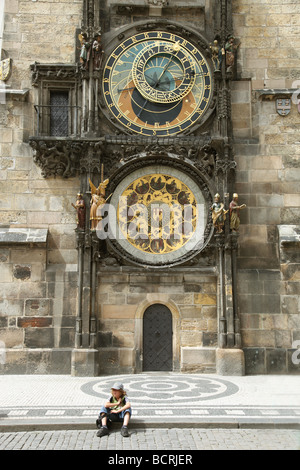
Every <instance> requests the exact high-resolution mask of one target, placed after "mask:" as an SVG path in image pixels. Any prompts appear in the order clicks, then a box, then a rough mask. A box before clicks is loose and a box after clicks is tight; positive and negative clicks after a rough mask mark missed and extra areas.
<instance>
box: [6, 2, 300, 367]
mask: <svg viewBox="0 0 300 470" xmlns="http://www.w3.org/2000/svg"><path fill="white" fill-rule="evenodd" d="M82 3H83V2H82V0H61V1H56V0H43V1H40V0H38V1H36V2H33V1H31V0H6V1H5V25H4V34H3V44H2V46H3V48H4V49H5V51H6V53H7V55H8V56H9V57H10V58H12V60H13V71H12V75H11V77H10V79H9V81H8V82H7V84H6V85H7V86H8V89H7V90H8V93H7V95H6V97H5V102H1V103H0V133H1V140H0V187H1V198H0V225H1V226H4V227H7V228H8V227H10V228H11V227H13V228H14V227H18V228H21V229H22V228H26V229H30V228H31V229H46V230H47V233H48V236H47V242H45V243H44V244H42V245H38V244H32V241H30V242H27V244H25V245H24V244H20V243H15V242H14V243H13V242H12V240H6V241H5V240H4V241H2V242H1V247H0V263H1V265H0V269H1V279H0V293H1V297H0V341H2V343H0V345H3V344H4V345H5V347H6V363H5V364H3V363H2V362H1V361H0V367H2V370H3V371H4V372H9V371H12V372H13V373H36V372H37V373H44V372H47V373H49V372H52V373H70V369H71V365H70V363H71V348H72V347H73V346H74V334H75V315H76V305H75V302H76V295H77V291H76V282H77V250H76V247H75V236H74V228H75V211H74V209H73V208H72V207H71V202H75V199H76V193H77V191H78V188H79V179H77V178H71V179H68V180H64V179H62V178H59V177H58V178H56V179H55V178H49V179H44V178H43V177H42V176H41V171H40V169H39V168H38V166H36V165H35V163H34V162H33V158H32V150H31V148H30V147H29V145H28V143H27V142H28V137H29V136H30V135H32V134H34V128H35V120H36V114H35V111H34V107H33V104H34V103H35V102H36V97H35V92H34V90H33V89H32V86H31V76H30V64H32V63H33V62H34V61H37V62H41V63H52V64H54V63H66V64H72V63H74V60H75V40H76V30H77V29H78V28H79V27H80V24H81V19H82ZM132 3H136V4H137V3H139V2H132ZM140 3H144V2H140ZM173 3H174V4H175V2H173ZM177 3H178V2H176V4H177ZM181 3H182V2H181ZM185 3H186V5H187V10H186V11H185V14H186V15H189V18H191V19H192V20H193V21H194V24H195V25H196V26H197V27H199V28H200V30H201V31H202V30H203V29H204V16H203V9H202V6H203V5H204V4H206V6H207V5H208V4H209V2H204V1H201V2H197V6H199V7H201V8H199V9H198V10H197V15H194V13H195V9H191V10H190V12H189V11H188V8H190V7H192V6H194V5H192V4H194V3H195V2H192V1H191V2H185ZM232 3H233V28H234V31H235V35H236V37H237V38H238V40H239V41H240V46H239V49H238V55H237V57H238V67H237V70H238V76H237V80H236V81H234V82H233V83H232V121H233V132H234V138H235V144H234V151H235V159H236V161H237V182H236V188H235V189H236V191H237V192H238V193H239V200H240V202H241V203H246V204H247V209H245V210H244V211H242V213H241V222H242V224H241V227H240V237H239V243H240V248H239V257H238V298H239V314H240V318H241V328H242V345H243V348H244V351H245V358H246V373H248V374H249V373H282V372H283V373H286V372H289V373H299V372H300V367H299V365H295V364H293V363H292V361H291V354H292V351H293V346H292V345H293V344H294V342H295V341H297V340H299V339H300V314H299V309H300V306H299V291H300V275H299V255H298V252H299V242H298V241H297V237H294V238H292V241H291V240H290V238H288V239H287V238H284V236H283V232H284V227H285V226H288V227H290V226H294V225H296V226H297V227H299V222H298V221H299V215H300V209H299V207H300V192H299V188H300V185H299V181H300V165H299V153H300V150H299V149H300V146H299V128H300V114H299V112H298V109H297V106H296V104H295V103H293V102H292V106H291V112H290V113H289V114H288V115H287V116H280V115H279V114H278V113H277V112H276V107H275V98H276V95H275V94H274V90H277V91H278V90H281V91H282V92H287V91H288V90H290V89H294V88H297V87H298V86H299V81H300V66H299V54H300V39H299V29H300V25H299V13H300V4H299V2H298V1H292V0H285V1H282V0H255V1H254V0H233V2H232ZM106 4H107V6H109V5H110V2H109V1H108V2H106ZM191 12H193V14H191ZM173 13H174V14H173V16H172V19H173V20H178V21H180V16H179V13H178V12H177V10H176V8H175V9H174V12H173ZM212 13H213V12H212V11H210V17H211V16H212ZM163 17H164V18H166V16H164V15H163ZM187 17H188V16H187ZM134 19H135V20H141V19H143V15H142V13H141V14H140V15H137V16H136V17H135V18H134ZM114 21H115V23H113V22H114ZM117 21H119V20H117V19H116V18H115V19H114V18H112V24H113V25H114V26H120V24H117ZM122 21H124V22H127V21H131V17H130V16H128V15H127V16H126V15H124V16H123V17H122ZM122 21H121V22H122ZM122 24H123V23H122ZM12 90H15V92H13V93H10V91H12ZM27 90H29V91H27ZM268 90H269V94H268V93H267V91H268ZM290 96H291V95H290ZM297 230H298V229H297ZM297 230H296V231H297ZM287 240H288V241H287ZM106 275H107V277H106V278H105V277H103V273H102V272H99V291H98V296H97V300H98V306H99V318H98V326H99V329H98V340H99V345H100V357H101V361H100V364H101V372H102V373H106V372H112V371H113V372H114V371H117V370H118V371H119V370H120V369H119V365H120V367H121V369H122V371H124V372H129V371H130V372H131V371H132V368H135V369H136V370H138V368H139V367H141V364H140V362H139V358H138V357H137V355H136V344H137V341H138V340H139V341H140V338H138V339H137V337H136V329H139V328H140V317H139V315H141V313H140V312H142V310H143V308H146V305H148V304H151V303H155V302H158V303H159V302H162V303H165V304H166V305H168V306H169V307H170V309H171V310H172V313H173V315H174V316H175V317H174V318H175V326H176V335H177V336H176V346H177V349H176V358H175V359H176V361H175V366H176V367H177V368H181V370H186V371H192V370H196V369H197V368H198V370H201V368H202V370H204V371H213V370H214V367H215V349H216V346H217V339H216V335H217V324H216V322H217V313H216V310H217V308H216V294H217V292H216V278H215V277H214V276H211V275H207V274H201V273H200V274H199V273H196V274H192V273H189V274H187V273H184V274H182V273H177V272H176V273H173V274H172V275H170V273H168V275H167V274H165V275H164V274H161V275H157V276H150V275H148V274H145V275H144V276H138V275H137V274H134V273H132V274H129V273H125V274H124V273H122V274H120V273H114V274H112V273H109V272H107V273H106ZM145 302H146V303H145ZM120 321H122V329H120V328H119V323H120ZM139 331H140V330H139ZM0 348H1V346H0ZM58 357H59V362H58V361H57V358H58ZM199 364H201V366H200V367H199Z"/></svg>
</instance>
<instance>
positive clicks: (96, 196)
mask: <svg viewBox="0 0 300 470" xmlns="http://www.w3.org/2000/svg"><path fill="white" fill-rule="evenodd" d="M89 183H90V187H91V193H92V196H91V202H90V203H91V210H90V221H91V230H96V228H97V224H98V222H99V221H100V220H101V219H102V217H101V216H99V215H97V209H98V207H100V206H101V205H102V204H105V203H106V201H107V199H105V191H106V187H107V185H108V183H109V179H108V178H107V179H106V180H105V181H103V182H102V183H100V184H99V186H98V188H96V186H95V185H94V184H93V183H92V181H91V180H90V178H89Z"/></svg>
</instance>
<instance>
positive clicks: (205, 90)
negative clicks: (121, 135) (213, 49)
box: [103, 31, 213, 137]
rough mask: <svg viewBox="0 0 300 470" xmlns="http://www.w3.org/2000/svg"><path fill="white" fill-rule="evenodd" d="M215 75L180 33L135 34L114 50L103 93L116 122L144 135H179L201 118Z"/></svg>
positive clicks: (108, 66)
mask: <svg viewBox="0 0 300 470" xmlns="http://www.w3.org/2000/svg"><path fill="white" fill-rule="evenodd" d="M212 92H213V79H212V73H211V70H210V67H209V65H208V62H207V60H206V59H205V57H204V56H203V54H202V53H201V52H200V50H199V49H198V48H197V47H195V45H194V44H192V43H191V42H190V41H188V40H186V39H184V38H182V37H181V36H179V35H177V34H171V33H168V32H163V31H149V32H142V33H139V34H135V35H133V36H131V37H129V38H128V39H126V40H125V41H123V42H122V43H121V44H119V45H118V46H117V47H116V48H115V50H114V51H113V52H112V53H111V55H110V56H109V58H108V60H107V61H106V64H105V67H104V75H103V95H104V99H105V104H106V107H107V109H108V111H109V112H110V113H111V114H112V115H113V116H114V118H115V119H116V121H117V123H118V125H119V126H120V127H121V128H122V127H123V128H127V129H129V130H130V131H132V132H133V133H135V134H139V135H142V136H157V137H165V136H175V135H178V134H180V133H182V132H184V131H188V130H190V129H191V128H192V127H193V126H194V125H195V124H196V123H198V124H199V122H201V121H203V119H204V118H205V114H206V112H207V110H208V109H209V105H210V103H211V99H212Z"/></svg>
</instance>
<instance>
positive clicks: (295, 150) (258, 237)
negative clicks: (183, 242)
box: [232, 0, 300, 373]
mask: <svg viewBox="0 0 300 470" xmlns="http://www.w3.org/2000/svg"><path fill="white" fill-rule="evenodd" d="M233 11H234V17H233V18H234V31H235V34H236V36H237V37H238V39H239V41H240V42H241V44H240V47H239V51H238V76H239V80H238V81H236V82H234V83H233V87H232V99H233V106H232V118H233V125H234V136H235V142H236V144H235V153H236V156H235V159H236V161H237V170H238V171H237V184H236V191H237V192H238V193H239V196H240V197H239V199H240V202H241V203H246V204H247V209H246V210H245V211H243V213H242V215H241V220H242V222H243V223H242V226H241V228H240V249H239V260H238V266H239V275H238V278H239V285H238V289H239V309H240V316H241V322H242V340H243V346H244V351H245V358H246V373H285V372H298V373H299V372H300V368H299V366H298V367H296V366H295V365H294V364H293V363H292V361H291V349H292V344H293V342H294V341H295V339H297V338H299V332H300V314H299V303H298V298H299V297H298V296H299V280H298V278H299V264H297V263H295V261H291V259H294V260H295V256H296V252H297V250H298V248H297V245H296V244H294V245H291V247H290V248H289V253H290V256H291V258H290V259H289V260H287V259H285V261H284V262H283V261H282V253H283V252H282V246H281V245H280V241H279V238H280V237H279V233H280V231H281V228H282V227H283V226H285V225H291V224H297V223H298V221H299V215H300V209H299V206H300V192H299V189H300V185H299V181H300V165H299V153H300V146H299V126H300V114H299V112H298V109H297V105H296V103H294V102H293V101H292V103H291V111H290V113H289V114H288V115H287V116H280V115H279V114H278V113H277V112H276V101H275V100H276V97H278V96H279V97H280V96H286V97H288V98H291V97H292V98H293V97H294V98H295V95H293V94H292V93H290V94H288V95H285V94H283V95H280V91H281V92H282V93H287V92H288V90H291V89H293V90H295V89H297V87H298V84H299V79H300V66H299V55H300V41H299V31H300V23H299V13H300V5H299V2H294V1H285V2H281V1H276V0H275V1H273V0H272V1H269V0H260V1H255V2H253V1H250V0H249V1H248V0H236V1H234V2H233ZM297 80H298V83H297ZM276 93H277V95H276Z"/></svg>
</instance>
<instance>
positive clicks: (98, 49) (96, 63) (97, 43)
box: [92, 33, 104, 70]
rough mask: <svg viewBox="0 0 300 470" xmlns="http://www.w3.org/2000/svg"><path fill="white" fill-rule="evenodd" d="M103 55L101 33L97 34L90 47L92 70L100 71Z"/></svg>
mask: <svg viewBox="0 0 300 470" xmlns="http://www.w3.org/2000/svg"><path fill="white" fill-rule="evenodd" d="M103 54H104V51H103V49H102V44H101V33H98V34H96V36H95V39H94V42H93V46H92V55H93V67H94V70H100V67H101V64H102V58H103Z"/></svg>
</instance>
